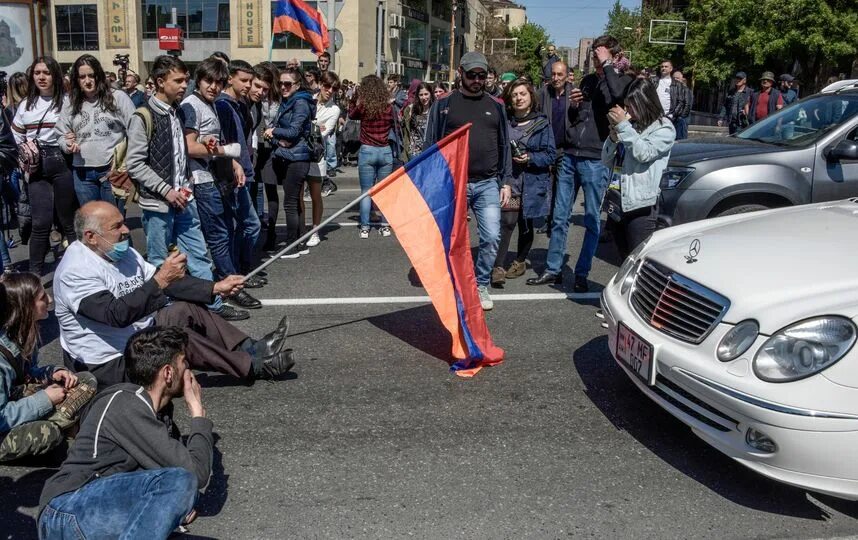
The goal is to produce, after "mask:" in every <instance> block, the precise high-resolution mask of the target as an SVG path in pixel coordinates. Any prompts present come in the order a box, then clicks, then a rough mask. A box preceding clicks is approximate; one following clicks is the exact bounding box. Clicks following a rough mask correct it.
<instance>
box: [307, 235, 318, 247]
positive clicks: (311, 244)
mask: <svg viewBox="0 0 858 540" xmlns="http://www.w3.org/2000/svg"><path fill="white" fill-rule="evenodd" d="M321 241H322V239H321V238H319V233H313V235H312V236H311V237H310V239H309V240H307V247H316V246H318V245H319V242H321Z"/></svg>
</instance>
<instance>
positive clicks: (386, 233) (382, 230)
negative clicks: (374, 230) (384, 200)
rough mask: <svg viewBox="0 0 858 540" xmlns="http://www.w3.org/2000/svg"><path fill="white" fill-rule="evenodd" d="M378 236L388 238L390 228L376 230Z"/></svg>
mask: <svg viewBox="0 0 858 540" xmlns="http://www.w3.org/2000/svg"><path fill="white" fill-rule="evenodd" d="M378 234H380V235H381V236H390V227H387V226H385V227H382V228H380V229H379V230H378Z"/></svg>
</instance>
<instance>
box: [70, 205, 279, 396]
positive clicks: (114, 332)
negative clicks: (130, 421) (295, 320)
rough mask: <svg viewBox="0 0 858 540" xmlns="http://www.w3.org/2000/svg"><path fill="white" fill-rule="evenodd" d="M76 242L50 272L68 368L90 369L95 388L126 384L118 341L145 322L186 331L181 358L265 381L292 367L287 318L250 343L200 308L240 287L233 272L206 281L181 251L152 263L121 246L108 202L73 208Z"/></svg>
mask: <svg viewBox="0 0 858 540" xmlns="http://www.w3.org/2000/svg"><path fill="white" fill-rule="evenodd" d="M74 227H75V232H76V234H77V237H78V240H77V241H75V242H74V243H72V244H71V245H70V246H69V247H68V249H67V250H66V252H65V255H64V256H63V259H62V261H60V264H59V266H58V267H57V269H56V272H55V274H54V298H55V304H56V314H57V320H58V321H59V324H60V344H61V345H62V347H63V350H64V351H65V353H66V354H67V355H68V356H69V357H70V359H71V362H72V363H73V364H74V366H75V369H76V371H90V372H91V373H92V374H93V375H95V378H96V379H97V380H98V389H99V390H102V389H103V388H106V387H108V386H111V385H114V384H117V383H121V382H126V381H127V380H128V379H127V375H126V373H125V360H124V356H123V355H124V351H125V344H126V343H127V342H128V340H129V339H130V338H131V336H132V335H134V334H135V333H136V332H137V331H139V330H142V329H144V328H148V327H150V326H152V325H155V324H157V325H159V326H178V327H182V328H185V329H186V331H187V332H188V335H189V342H188V348H187V356H188V362H189V364H190V366H191V367H192V368H194V369H200V370H206V371H218V372H221V373H225V374H227V375H232V376H234V377H237V378H239V379H243V380H250V381H252V380H254V379H257V378H263V379H272V378H274V377H276V376H278V375H282V374H283V373H285V372H287V371H288V370H289V369H291V368H292V366H293V365H294V361H293V360H292V351H291V349H284V348H283V345H284V344H285V341H286V331H287V329H288V321H287V320H286V319H285V318H284V319H283V320H282V321H281V322H280V325H279V326H278V328H277V329H276V330H275V331H274V332H272V333H270V334H268V335H267V336H265V337H264V338H262V339H261V340H259V341H255V340H253V339H251V338H249V337H248V336H247V335H246V334H244V333H243V332H242V331H240V330H239V329H237V328H236V327H234V326H232V325H231V324H230V323H228V322H227V321H225V320H223V319H222V318H221V317H219V316H217V315H215V314H213V313H211V312H209V311H208V310H206V309H205V307H203V305H204V304H207V303H211V301H212V299H213V298H214V297H215V296H216V295H230V294H233V293H235V292H236V291H238V290H240V289H241V287H242V286H243V283H244V278H243V277H241V276H228V277H226V278H225V279H223V280H221V281H218V282H216V283H213V282H211V281H207V280H203V279H198V278H195V277H192V276H190V275H187V274H186V271H185V268H186V263H187V256H186V255H185V254H184V253H180V252H178V251H176V252H173V253H171V254H170V255H169V256H168V257H167V259H166V260H165V261H164V263H163V264H162V265H161V267H160V268H155V267H154V266H152V265H151V264H149V263H148V262H146V261H145V260H144V259H143V257H142V256H141V255H140V254H139V253H138V252H137V251H136V250H135V249H134V248H132V247H130V246H129V244H128V238H129V236H130V231H129V230H128V227H127V226H126V225H125V222H124V220H123V218H122V214H120V213H119V210H118V209H117V208H116V207H115V206H113V205H112V204H109V203H106V202H103V201H93V202H90V203H87V204H85V205H83V206H82V207H81V208H80V210H78V211H77V213H76V214H75V219H74Z"/></svg>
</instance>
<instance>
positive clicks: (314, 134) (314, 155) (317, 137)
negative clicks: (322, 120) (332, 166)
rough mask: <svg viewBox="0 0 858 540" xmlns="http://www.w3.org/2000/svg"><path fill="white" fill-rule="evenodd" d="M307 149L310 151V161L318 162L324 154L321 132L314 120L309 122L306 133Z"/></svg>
mask: <svg viewBox="0 0 858 540" xmlns="http://www.w3.org/2000/svg"><path fill="white" fill-rule="evenodd" d="M307 150H309V151H310V161H311V162H313V163H318V162H319V161H321V159H322V156H324V155H325V144H324V143H323V142H322V132H321V130H320V129H319V126H317V125H316V123H315V122H310V133H309V134H308V135H307Z"/></svg>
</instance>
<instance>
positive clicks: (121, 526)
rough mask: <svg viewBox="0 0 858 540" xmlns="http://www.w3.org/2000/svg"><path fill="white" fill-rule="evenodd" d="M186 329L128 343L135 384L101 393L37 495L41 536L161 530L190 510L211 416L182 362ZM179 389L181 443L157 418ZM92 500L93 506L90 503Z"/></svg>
mask: <svg viewBox="0 0 858 540" xmlns="http://www.w3.org/2000/svg"><path fill="white" fill-rule="evenodd" d="M187 345H188V336H187V334H186V333H185V331H184V330H182V329H179V328H175V327H170V328H165V327H158V326H154V327H151V328H147V329H145V330H141V331H140V332H138V333H137V334H135V335H134V336H133V337H132V338H131V339H130V340H129V341H128V346H127V347H126V349H125V358H126V361H127V364H126V365H127V369H128V377H129V379H130V380H131V381H132V382H131V383H122V384H117V385H115V386H112V387H110V388H108V389H106V390H104V391H103V392H102V393H100V394H99V395H97V396H96V397H95V399H94V400H93V403H92V406H91V409H90V411H89V413H88V414H87V415H86V417H85V419H84V421H83V423H82V424H81V428H80V432H79V433H78V436H77V438H76V440H75V442H74V444H73V445H72V447H71V449H70V450H69V455H68V457H67V458H66V460H65V462H64V463H63V464H62V466H61V467H60V470H59V471H58V472H57V473H56V474H55V475H54V476H52V477H51V478H49V479H48V481H47V482H46V483H45V487H44V488H43V490H42V496H41V498H40V501H39V506H40V508H41V512H40V515H39V522H38V528H39V538H43V539H52V538H65V537H66V535H67V534H68V533H69V530H70V529H76V530H77V531H78V534H80V536H81V537H86V538H96V537H98V538H116V537H119V536H122V537H123V538H140V537H143V536H147V537H151V538H167V536H169V535H170V533H171V532H172V531H173V530H174V529H175V528H176V527H178V526H179V525H180V524H181V523H182V522H183V521H185V522H188V521H190V519H192V518H193V517H194V513H193V507H194V503H195V502H196V498H197V490H198V489H199V490H202V489H205V487H206V485H207V484H208V481H209V476H210V475H211V465H212V444H213V438H212V421H211V420H209V419H208V418H206V410H205V408H204V407H203V402H202V392H201V390H200V385H199V384H198V383H197V381H196V379H195V378H194V374H193V372H192V371H191V370H190V368H189V367H188V363H187V359H186V357H185V349H186V347H187ZM178 397H183V398H184V400H185V405H187V407H188V415H189V416H190V417H191V427H190V433H189V435H188V438H187V442H186V443H185V444H182V442H181V441H180V440H179V439H178V438H173V437H172V436H171V433H170V429H169V428H168V426H167V424H166V423H165V422H164V421H163V420H161V419H159V418H158V413H159V412H160V411H162V410H163V409H164V408H165V407H166V406H167V405H168V404H169V403H170V402H171V401H172V400H173V399H174V398H178ZM94 509H97V511H93V510H94Z"/></svg>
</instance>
